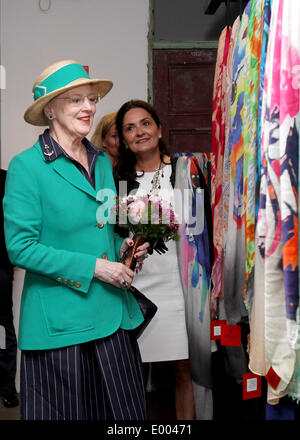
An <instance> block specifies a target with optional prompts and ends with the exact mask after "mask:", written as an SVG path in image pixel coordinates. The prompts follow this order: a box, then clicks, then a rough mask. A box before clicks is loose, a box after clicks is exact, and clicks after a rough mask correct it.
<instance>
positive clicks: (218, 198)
mask: <svg viewBox="0 0 300 440" xmlns="http://www.w3.org/2000/svg"><path fill="white" fill-rule="evenodd" d="M230 37H231V28H229V27H228V26H226V28H224V29H223V31H222V32H221V36H220V39H219V45H218V52H217V62H216V69H215V79H214V92H213V112H212V154H211V158H212V176H211V177H212V183H211V188H212V196H211V203H212V216H213V229H214V232H213V236H214V255H215V263H214V266H213V269H212V286H213V287H212V292H211V311H212V314H213V315H216V313H217V298H218V297H219V296H220V295H221V292H222V287H223V282H222V277H221V276H220V275H221V274H223V265H222V262H223V258H222V255H223V215H222V210H223V203H222V183H223V156H224V148H225V130H226V120H225V118H226V115H227V113H228V112H227V109H226V100H225V97H226V91H227V90H226V89H227V83H226V80H227V57H228V53H229V47H230Z"/></svg>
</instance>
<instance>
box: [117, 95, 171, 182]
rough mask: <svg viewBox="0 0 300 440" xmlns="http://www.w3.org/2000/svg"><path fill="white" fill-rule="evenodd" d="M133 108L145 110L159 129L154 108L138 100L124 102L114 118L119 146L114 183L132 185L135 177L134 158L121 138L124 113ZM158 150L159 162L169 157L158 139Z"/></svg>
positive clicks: (165, 148)
mask: <svg viewBox="0 0 300 440" xmlns="http://www.w3.org/2000/svg"><path fill="white" fill-rule="evenodd" d="M134 108H142V109H144V110H146V111H147V112H148V113H149V114H150V115H151V117H152V118H153V120H154V122H155V123H156V125H157V126H158V127H161V122H160V119H159V116H158V114H157V112H156V110H155V108H154V107H153V106H152V105H151V104H149V103H148V102H146V101H142V100H139V99H135V100H131V101H128V102H125V104H123V105H122V107H121V108H120V109H119V111H118V113H117V117H116V126H117V131H118V136H119V142H120V145H119V154H118V157H117V160H116V165H115V167H114V178H115V180H116V181H120V180H126V181H127V182H128V183H132V182H133V181H134V180H135V179H136V177H137V174H136V170H135V165H136V156H135V154H134V153H133V152H132V151H131V150H130V149H129V148H126V146H125V143H124V136H123V120H124V117H125V115H126V113H127V112H128V111H129V110H131V109H134ZM158 148H159V151H160V158H161V161H162V162H164V161H163V157H164V155H168V156H170V153H169V151H168V147H167V145H166V143H165V142H164V140H163V139H162V138H160V139H159V142H158Z"/></svg>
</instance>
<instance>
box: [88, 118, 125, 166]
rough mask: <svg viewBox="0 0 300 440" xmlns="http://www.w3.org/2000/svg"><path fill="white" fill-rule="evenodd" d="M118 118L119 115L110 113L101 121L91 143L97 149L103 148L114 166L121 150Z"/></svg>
mask: <svg viewBox="0 0 300 440" xmlns="http://www.w3.org/2000/svg"><path fill="white" fill-rule="evenodd" d="M116 116H117V113H116V112H114V113H109V114H107V115H105V116H103V118H101V120H100V121H99V123H98V125H97V127H96V129H95V131H94V134H93V136H92V139H91V143H92V144H93V145H95V147H98V148H103V149H104V150H105V152H106V154H107V155H108V157H109V158H110V160H111V163H112V166H114V164H115V162H116V157H117V155H118V150H119V137H118V132H117V129H116Z"/></svg>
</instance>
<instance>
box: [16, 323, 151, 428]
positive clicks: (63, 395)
mask: <svg viewBox="0 0 300 440" xmlns="http://www.w3.org/2000/svg"><path fill="white" fill-rule="evenodd" d="M145 418H146V401H145V387H144V377H143V370H142V364H141V359H140V353H139V349H138V345H137V342H136V339H135V338H131V337H130V335H129V332H127V331H124V330H122V329H119V330H118V331H117V332H116V333H114V334H113V335H110V336H109V337H107V338H103V339H98V340H95V341H91V342H87V343H83V344H79V345H73V346H70V347H64V348H58V349H53V350H41V351H39V350H33V351H30V350H26V351H25V350H24V351H22V357H21V419H22V420H144V419H145Z"/></svg>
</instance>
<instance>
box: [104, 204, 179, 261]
mask: <svg viewBox="0 0 300 440" xmlns="http://www.w3.org/2000/svg"><path fill="white" fill-rule="evenodd" d="M112 214H113V215H115V216H116V223H117V224H118V225H119V226H120V227H122V228H124V229H127V230H128V231H130V232H131V233H132V234H133V241H134V245H133V246H132V248H129V250H128V253H127V255H126V260H125V261H124V263H125V264H127V265H128V267H130V268H131V269H134V267H135V260H134V258H133V255H134V253H135V250H136V249H137V247H138V246H140V245H141V244H142V243H144V242H145V241H148V242H149V243H150V244H151V248H152V249H154V250H156V251H157V252H158V253H163V252H165V251H166V250H167V248H166V247H165V245H164V243H165V242H167V241H169V240H178V239H179V234H178V229H179V224H178V222H177V219H176V215H175V212H174V211H173V209H172V207H171V205H170V204H169V203H168V202H165V201H164V200H162V199H160V198H159V197H157V196H150V197H149V196H148V195H144V196H128V197H116V204H115V206H114V207H113V208H112Z"/></svg>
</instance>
